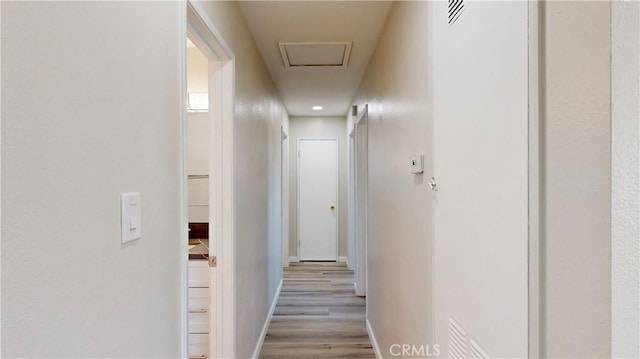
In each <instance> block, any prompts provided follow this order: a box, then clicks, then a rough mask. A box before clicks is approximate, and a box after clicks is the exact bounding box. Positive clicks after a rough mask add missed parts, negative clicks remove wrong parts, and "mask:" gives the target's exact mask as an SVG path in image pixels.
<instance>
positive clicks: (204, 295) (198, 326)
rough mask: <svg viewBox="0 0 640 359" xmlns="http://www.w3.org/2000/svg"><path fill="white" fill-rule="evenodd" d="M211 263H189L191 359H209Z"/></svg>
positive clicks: (191, 261) (192, 261) (199, 261)
mask: <svg viewBox="0 0 640 359" xmlns="http://www.w3.org/2000/svg"><path fill="white" fill-rule="evenodd" d="M209 296H210V293H209V261H207V260H201V259H198V260H190V261H189V304H188V307H189V358H208V357H209V335H210V334H209V333H210V327H209V322H210V317H209V316H210V311H209V301H210V299H209Z"/></svg>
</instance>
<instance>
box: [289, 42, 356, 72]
mask: <svg viewBox="0 0 640 359" xmlns="http://www.w3.org/2000/svg"><path fill="white" fill-rule="evenodd" d="M351 45H352V43H351V42H350V41H335V42H278V47H279V48H280V55H282V61H283V63H284V66H285V67H347V65H348V64H349V55H350V54H351Z"/></svg>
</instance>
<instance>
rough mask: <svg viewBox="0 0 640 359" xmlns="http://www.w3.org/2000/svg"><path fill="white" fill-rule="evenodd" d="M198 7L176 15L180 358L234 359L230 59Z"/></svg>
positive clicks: (190, 4) (191, 4)
mask: <svg viewBox="0 0 640 359" xmlns="http://www.w3.org/2000/svg"><path fill="white" fill-rule="evenodd" d="M201 6H202V5H200V4H198V3H196V2H192V1H187V2H186V6H185V7H184V8H183V11H184V13H183V16H182V17H183V24H184V27H183V30H182V31H183V32H182V35H181V37H182V38H183V39H184V40H183V41H184V43H183V44H184V46H183V48H182V53H181V58H182V69H181V74H182V81H181V89H182V90H181V94H182V98H181V99H180V101H181V102H182V103H183V106H182V108H183V109H184V111H183V113H182V119H181V125H182V126H181V127H182V134H181V136H182V141H181V143H182V151H181V152H182V174H181V175H182V178H183V181H182V183H183V188H182V198H183V211H182V217H183V223H184V238H182V239H183V241H185V242H187V238H189V240H191V242H190V243H189V246H185V247H187V248H188V250H190V252H189V254H190V255H193V254H195V255H196V257H197V258H194V257H191V256H189V255H185V256H184V258H185V263H184V265H183V272H184V275H183V278H184V280H183V282H184V285H183V293H182V296H183V300H182V302H183V305H182V313H183V320H182V323H183V330H182V342H183V345H182V356H183V357H234V356H235V324H234V322H235V288H234V259H235V241H234V227H235V215H234V207H233V198H234V185H233V184H234V177H233V155H234V154H233V139H234V117H233V113H234V55H233V52H232V51H231V50H230V48H229V47H228V46H227V44H226V43H225V42H224V39H223V38H222V36H220V34H219V32H218V31H217V29H216V28H215V26H214V25H213V23H212V22H211V20H210V19H209V18H208V16H207V15H206V12H205V11H204V10H203V9H202V7H201ZM189 229H190V231H189ZM189 232H190V233H189ZM196 237H198V238H196ZM194 250H195V253H194Z"/></svg>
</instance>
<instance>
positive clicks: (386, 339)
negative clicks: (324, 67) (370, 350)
mask: <svg viewBox="0 0 640 359" xmlns="http://www.w3.org/2000/svg"><path fill="white" fill-rule="evenodd" d="M429 9H430V5H429V3H428V2H404V1H403V2H395V3H394V4H393V7H392V9H391V12H390V14H389V18H388V20H387V24H386V26H385V28H384V29H383V32H382V34H381V36H380V39H379V41H378V44H377V48H376V50H375V52H374V54H373V57H372V58H371V60H370V63H369V67H368V68H367V71H366V73H365V76H364V78H363V81H362V84H361V86H360V89H359V90H358V92H357V94H356V97H355V100H354V103H355V104H357V105H358V108H359V109H362V108H364V105H365V104H368V105H369V118H368V121H369V122H368V124H369V137H368V138H369V177H368V179H369V183H368V190H369V202H368V239H367V240H368V247H367V250H368V262H367V270H368V272H367V279H368V287H367V290H368V296H367V306H368V308H367V312H368V316H369V321H370V323H371V327H372V329H373V332H374V333H375V336H376V338H377V340H378V343H379V346H380V349H381V352H382V353H381V354H382V355H383V356H384V357H391V354H390V352H389V349H390V345H391V344H394V343H400V344H402V343H409V344H416V345H420V344H425V343H431V344H433V343H432V338H433V325H432V320H433V313H432V305H433V302H432V276H433V270H432V245H433V236H432V228H433V225H432V205H433V203H432V195H431V190H430V189H429V186H428V185H427V182H426V181H424V180H423V178H424V177H425V176H415V175H412V174H410V173H409V169H408V164H407V160H408V158H409V155H411V154H414V153H424V154H425V173H427V174H428V173H431V171H432V169H433V155H432V154H433V153H432V152H433V151H432V134H431V124H432V120H431V115H430V110H429V109H430V107H429V105H430V102H429V101H430V97H429V96H430V93H429V80H430V78H429V77H428V72H427V66H428V64H429V62H428V61H429V58H428V55H429V52H428V50H429V45H428V41H429V39H428V34H427V32H426V31H427V26H426V25H425V22H426V21H427V19H428V18H429ZM349 124H352V119H351V118H350V119H349Z"/></svg>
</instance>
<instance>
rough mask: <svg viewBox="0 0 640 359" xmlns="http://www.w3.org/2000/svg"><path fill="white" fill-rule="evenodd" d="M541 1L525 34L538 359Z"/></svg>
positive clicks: (532, 335)
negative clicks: (527, 64)
mask: <svg viewBox="0 0 640 359" xmlns="http://www.w3.org/2000/svg"><path fill="white" fill-rule="evenodd" d="M543 7H544V4H543V2H542V1H540V2H539V1H529V6H528V16H527V17H528V22H529V23H528V27H529V29H528V33H529V34H528V37H529V71H528V77H529V113H528V116H529V146H528V147H529V199H528V200H529V239H528V240H529V244H528V245H529V278H528V279H529V284H528V285H529V298H528V299H529V303H528V307H529V318H528V319H529V323H528V326H529V338H528V339H529V340H528V341H529V344H528V345H529V358H541V357H543V356H544V354H545V353H544V345H543V343H542V340H543V337H544V336H543V335H542V333H543V330H544V316H543V315H542V314H543V301H544V299H543V297H542V294H543V290H544V289H543V287H542V283H541V279H542V278H544V273H543V271H544V264H543V263H542V261H543V260H544V259H543V257H542V256H541V255H540V254H541V248H542V246H543V243H542V232H543V230H544V224H543V221H542V217H541V216H540V214H541V213H542V211H543V208H544V205H545V204H544V203H543V202H542V201H543V199H542V196H541V193H543V191H544V188H543V182H542V180H541V175H542V169H543V168H544V162H543V161H544V154H543V153H542V152H541V151H542V148H541V146H540V141H541V140H540V139H541V138H542V136H543V134H542V132H541V131H542V130H544V128H543V125H542V122H543V120H542V119H541V118H540V116H541V111H540V109H541V104H540V98H541V97H542V93H541V91H544V88H543V86H541V83H542V82H541V78H542V76H543V75H544V69H542V70H541V69H540V66H541V65H542V64H543V61H542V60H541V59H540V56H541V55H544V52H543V51H541V50H540V46H544V43H543V42H542V41H541V38H542V37H543V35H542V33H541V32H542V31H544V29H543V27H542V26H540V21H541V19H542V16H543V14H544V13H543V11H544V10H543V9H544V8H543Z"/></svg>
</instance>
